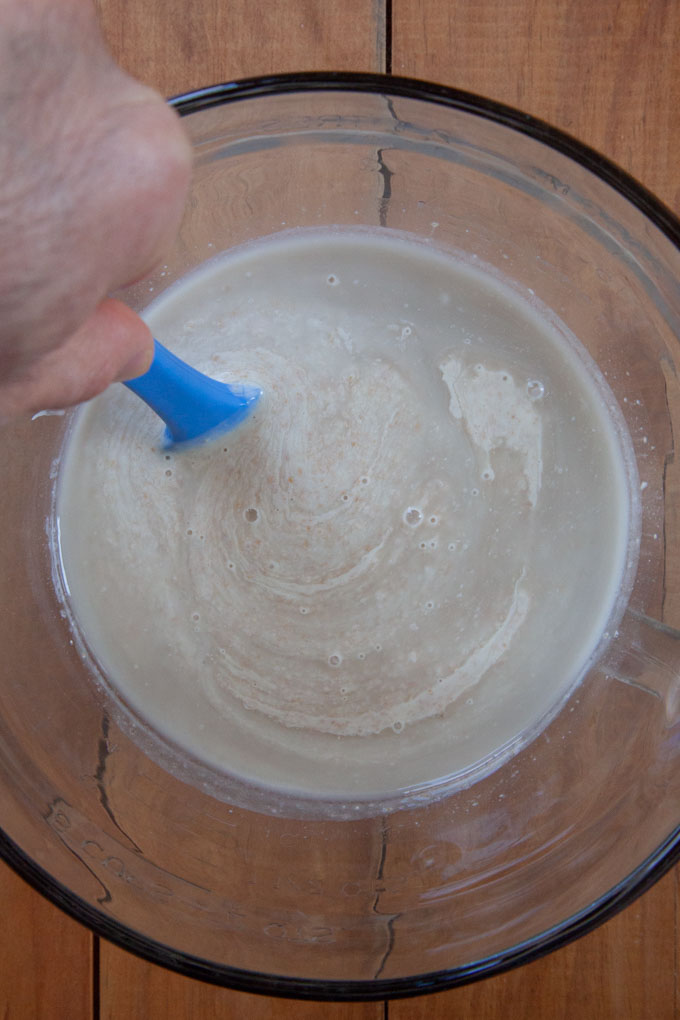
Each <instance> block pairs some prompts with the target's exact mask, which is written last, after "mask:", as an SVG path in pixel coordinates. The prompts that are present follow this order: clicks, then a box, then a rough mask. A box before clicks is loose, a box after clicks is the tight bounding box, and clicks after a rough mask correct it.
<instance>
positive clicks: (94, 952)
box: [0, 0, 680, 1020]
mask: <svg viewBox="0 0 680 1020" xmlns="http://www.w3.org/2000/svg"><path fill="white" fill-rule="evenodd" d="M99 8H100V12H101V16H102V23H103V25H104V30H105V33H106V35H107V38H108V39H109V42H110V45H111V47H112V49H113V51H114V53H115V55H116V56H117V58H118V59H119V60H120V61H121V63H122V64H123V65H124V66H125V67H126V68H127V69H128V70H130V71H131V72H132V73H134V74H136V75H137V76H138V77H140V78H141V79H143V80H144V81H146V82H148V83H149V84H152V85H154V86H156V87H157V88H159V89H160V90H161V91H162V92H163V93H165V94H166V95H170V94H173V93H177V92H180V91H184V90H187V89H191V88H196V87H199V86H202V85H208V84H211V83H212V82H215V81H221V80H225V79H228V78H233V77H239V76H245V75H254V74H261V73H265V72H273V71H290V70H310V69H324V68H326V69H348V70H349V69H352V70H371V71H382V70H387V71H392V72H393V73H395V74H409V75H414V76H417V77H421V78H429V79H432V80H436V81H440V82H444V83H446V84H450V85H455V86H458V87H461V88H467V89H471V90H473V91H476V92H479V93H482V94H484V95H487V96H491V97H493V98H495V99H500V100H503V101H505V102H508V103H511V104H514V105H516V106H519V107H520V108H521V109H524V110H526V111H529V112H531V113H534V114H537V115H539V116H541V117H544V118H546V119H548V120H550V121H552V122H553V123H555V124H556V125H558V126H560V127H563V128H565V129H567V130H568V131H570V132H571V133H572V134H574V135H576V136H578V137H580V138H582V139H583V140H585V141H587V142H589V143H590V144H591V145H593V146H595V147H596V148H598V149H600V150H601V151H603V152H605V153H606V154H607V155H609V156H611V157H612V158H614V159H615V160H616V161H617V162H619V163H620V164H621V165H622V166H624V167H625V168H626V169H628V170H630V171H632V172H633V173H634V174H635V175H636V176H637V177H639V178H640V179H641V180H642V181H643V183H645V184H647V185H648V186H649V187H650V188H651V189H652V190H654V191H656V192H657V193H658V194H659V196H660V197H662V198H663V199H664V200H665V201H666V202H667V203H668V204H669V205H670V206H671V207H672V208H674V209H675V210H676V211H678V210H679V209H680V170H679V169H678V167H679V166H680V62H679V61H678V60H677V51H678V43H679V42H680V3H678V2H677V0H599V2H596V3H594V2H593V0H392V3H389V0H342V2H338V3H335V2H333V0H276V2H273V0H272V2H269V3H257V2H256V0H155V2H154V0H99ZM387 33H389V38H388V37H387ZM679 878H680V873H679V872H678V870H676V871H675V872H671V873H670V874H669V875H668V876H666V878H665V879H663V881H661V882H660V883H658V884H657V885H656V886H655V887H654V888H653V889H652V890H651V891H649V892H648V893H647V894H646V895H645V896H644V897H643V898H642V899H640V900H638V901H637V902H636V903H634V904H633V905H632V906H631V907H629V908H628V909H627V910H626V911H625V912H624V913H623V914H620V915H619V916H618V917H616V918H615V919H613V920H612V921H610V922H609V923H608V924H607V925H605V926H603V927H602V928H600V929H598V930H597V931H596V932H594V933H591V934H590V935H588V936H586V937H585V938H583V939H581V940H580V941H579V942H577V943H575V944H573V945H571V946H568V947H566V948H565V949H562V950H560V951H559V952H557V953H554V954H552V955H551V956H549V957H547V958H545V959H543V960H540V961H538V962H536V963H534V964H531V965H530V966H527V967H524V968H522V969H520V970H516V971H513V972H511V973H509V974H506V975H502V976H500V977H497V978H493V979H490V980H488V981H485V982H481V983H479V984H476V985H473V986H469V987H466V988H462V989H457V990H454V991H451V992H447V993H443V994H440V995H438V996H432V997H423V998H420V999H412V1000H405V1001H402V1002H392V1003H390V1004H389V1005H384V1004H382V1003H377V1004H358V1005H344V1004H339V1003H338V1004H335V1005H333V1004H331V1005H322V1004H319V1005H317V1004H314V1003H311V1004H305V1003H298V1002H285V1001H283V1000H276V999H265V998H260V997H257V996H250V995H244V994H242V993H237V992H230V991H227V990H223V989H215V988H212V987H209V986H206V985H201V984H198V983H196V982H193V981H189V980H187V979H185V978H181V977H178V976H177V975H173V974H170V973H167V972H165V971H163V970H160V969H158V968H156V967H153V966H151V965H148V964H145V963H143V962H142V961H140V960H138V959H136V958H134V957H132V956H129V955H128V954H126V953H124V952H122V951H121V950H119V949H116V948H114V947H113V946H111V945H109V944H107V943H104V942H100V941H99V940H97V939H95V938H94V937H93V936H91V935H90V934H89V933H88V932H87V931H85V930H84V929H83V928H81V927H79V926H78V925H77V924H76V923H74V922H72V921H71V920H69V919H68V918H66V917H64V916H63V915H61V914H60V913H59V912H58V911H57V910H56V909H55V908H54V907H52V906H51V905H50V904H48V903H46V902H44V901H43V900H42V899H41V898H40V897H39V896H37V894H35V893H34V892H33V891H32V890H30V889H29V888H28V887H27V886H25V885H24V884H23V883H22V882H21V881H20V880H19V879H18V878H16V877H15V876H14V875H13V874H12V873H11V872H10V871H9V869H7V868H6V867H4V866H2V867H0V897H1V898H2V899H1V902H2V905H3V924H2V926H1V927H0V1017H2V1018H3V1020H26V1018H39V1020H51V1018H67V1020H84V1018H91V1017H101V1018H106V1020H114V1018H115V1020H133V1018H134V1020H137V1018H144V1020H161V1018H166V1017H172V1018H173V1020H184V1018H189V1017H192V1018H218V1017H219V1018H225V1020H228V1018H237V1017H238V1018H245V1020H264V1018H276V1020H293V1018H295V1020H326V1018H327V1020H377V1018H378V1017H385V1016H389V1017H390V1018H391V1020H419V1018H423V1020H424V1018H426V1017H427V1018H428V1020H444V1018H450V1017H451V1018H454V1017H466V1018H472V1020H496V1018H498V1020H500V1018H501V1017H503V1018H505V1017H511V1018H513V1020H522V1018H527V1020H529V1018H531V1020H561V1018H564V1020H566V1018H570V1020H571V1018H573V1017H578V1018H580V1020H673V1018H675V1017H678V1016H679V1015H680V994H679V989H678V978H677V976H676V975H677V972H678V971H680V950H679V940H678V926H677V913H678V906H679V905H680V883H679Z"/></svg>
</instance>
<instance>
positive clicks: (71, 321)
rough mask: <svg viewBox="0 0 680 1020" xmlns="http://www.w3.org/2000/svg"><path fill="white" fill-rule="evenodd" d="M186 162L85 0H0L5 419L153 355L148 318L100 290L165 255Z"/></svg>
mask: <svg viewBox="0 0 680 1020" xmlns="http://www.w3.org/2000/svg"><path fill="white" fill-rule="evenodd" d="M190 166H191V152H190V146H189V143H188V141H187V139H186V138H185V136H184V132H183V130H182V128H181V126H180V122H179V120H178V118H177V116H176V114H175V113H174V111H172V110H171V109H170V108H169V107H168V106H167V105H166V104H165V103H164V102H163V100H162V99H161V97H160V96H159V95H157V93H155V92H154V91H153V90H151V89H148V88H146V87H145V86H143V85H141V84H139V83H138V82H136V81H134V80H133V79H132V78H130V77H129V76H128V75H127V74H125V73H124V72H123V71H122V70H121V69H120V68H119V67H118V66H117V65H116V64H115V63H114V61H113V59H112V58H111V56H110V55H109V53H108V51H107V49H106V47H105V44H104V42H103V40H102V37H101V34H100V32H99V27H98V24H97V21H96V16H95V13H94V9H93V7H92V5H91V3H90V0H59V3H54V0H0V423H2V422H3V421H7V420H9V419H11V418H13V417H16V416H18V415H21V414H23V413H26V412H31V411H37V410H39V409H41V408H44V407H50V408H57V407H66V406H69V405H71V404H74V403H77V402H79V401H81V400H87V399H89V398H90V397H93V396H95V395H96V394H97V393H99V392H100V391H101V390H103V389H105V387H106V386H107V385H108V384H109V383H110V382H112V381H114V380H121V379H125V378H131V377H133V376H135V375H139V374H141V373H142V372H144V371H145V370H146V369H147V368H148V366H149V364H150V361H151V357H152V351H153V348H152V339H151V335H150V333H149V330H148V328H147V326H146V325H145V324H144V323H143V322H142V320H141V319H140V318H139V317H138V316H137V315H136V314H135V313H134V312H133V311H131V309H129V308H127V307H126V306H125V305H123V304H121V303H120V302H118V301H113V300H111V299H110V298H108V297H107V295H108V294H109V293H110V292H112V291H115V290H116V289H117V288H119V287H123V286H126V285H128V284H130V283H133V282H135V281H136V280H138V279H140V278H142V277H144V276H145V275H146V274H147V273H149V272H150V271H151V270H152V269H153V267H154V266H155V265H156V264H157V263H158V262H159V261H160V260H161V258H162V256H163V252H164V250H165V249H166V247H167V246H168V245H169V243H170V242H171V240H172V238H173V236H174V234H175V232H176V230H177V226H178V224H179V220H180V218H181V214H182V209H183V205H184V200H185V196H186V189H187V186H188V182H189V177H190Z"/></svg>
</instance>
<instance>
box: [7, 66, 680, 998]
mask: <svg viewBox="0 0 680 1020" xmlns="http://www.w3.org/2000/svg"><path fill="white" fill-rule="evenodd" d="M329 91H337V92H342V91H345V92H363V93H373V94H376V95H383V96H387V97H389V98H396V97H403V98H408V99H415V100H420V101H423V102H426V103H434V104H437V105H441V106H445V107H449V108H450V109H453V110H457V111H461V112H464V113H469V114H472V115H474V116H477V117H482V118H484V119H487V120H490V121H493V122H495V123H497V124H500V125H502V126H504V127H506V128H509V129H511V130H513V131H517V132H520V133H521V134H524V135H526V136H528V137H529V138H531V139H533V140H535V141H539V142H542V143H543V144H545V145H546V146H548V147H549V148H552V149H554V150H556V151H557V152H560V153H562V154H563V155H565V156H567V157H569V158H571V159H572V160H573V161H575V162H576V163H578V164H580V165H581V166H582V167H584V168H586V169H587V170H589V171H591V172H592V173H593V174H594V175H595V176H597V177H598V178H600V180H602V181H604V182H605V183H606V184H608V185H610V186H611V187H612V188H613V189H614V190H615V191H617V192H618V193H619V194H620V195H622V196H623V197H624V198H626V199H627V200H628V201H629V202H630V203H631V204H632V205H634V206H635V207H637V209H639V210H640V211H641V212H642V213H643V215H644V216H645V217H646V218H647V219H648V220H649V221H650V222H651V223H653V224H654V225H655V226H656V227H657V228H658V229H659V230H660V231H661V232H662V233H663V234H664V235H665V236H666V237H667V238H668V239H669V240H670V241H671V242H672V243H673V244H674V245H675V247H676V248H678V249H680V219H678V217H677V216H676V215H675V213H673V212H672V210H671V209H669V208H668V207H667V206H666V205H665V204H664V203H663V202H662V201H661V200H660V199H658V198H657V197H656V196H655V195H654V194H653V193H652V192H651V191H649V190H648V189H647V188H646V187H645V186H644V185H642V184H640V182H639V181H637V180H636V179H635V178H634V177H633V176H632V175H631V174H629V173H628V172H627V171H625V170H623V169H622V168H621V167H619V166H618V165H617V164H616V163H614V162H613V161H612V160H610V159H608V158H607V157H605V156H603V155H601V154H600V153H599V152H597V151H596V150H595V149H593V148H591V147H590V146H588V145H586V144H585V143H583V142H581V141H579V140H578V139H576V138H574V137H572V136H571V135H569V134H568V133H566V132H564V131H562V130H561V129H559V128H555V127H553V126H552V125H550V124H548V123H547V122H545V121H543V120H540V119H539V118H536V117H534V116H532V115H530V114H527V113H523V112H521V111H520V110H517V109H515V108H513V107H511V106H507V105H505V104H503V103H499V102H496V101H495V100H492V99H488V98H485V97H482V96H478V95H475V94H474V93H471V92H467V91H464V90H461V89H456V88H450V87H448V86H444V85H439V84H436V83H433V82H427V81H422V80H419V79H415V78H406V77H398V76H391V75H386V74H374V73H354V72H345V71H342V72H339V71H338V72H334V71H318V72H304V73H287V74H273V75H264V76H258V77H253V78H244V79H239V80H234V81H227V82H224V83H221V84H217V85H212V86H209V87H207V88H202V89H198V90H195V91H192V92H187V93H183V94H181V95H178V96H174V97H173V98H171V99H170V100H168V102H169V104H170V105H171V106H172V107H174V109H175V110H176V111H177V113H178V114H179V116H180V117H183V116H187V115H188V114H191V113H195V112H200V111H202V110H206V109H209V108H210V107H213V106H221V105H224V104H227V103H232V102H237V101H242V100H246V99H252V98H256V97H258V96H269V95H281V94H285V93H295V92H305V93H309V92H329ZM0 859H3V860H4V861H5V862H6V863H7V864H8V865H9V866H10V867H11V868H12V869H13V870H14V871H15V872H16V873H17V874H18V875H19V876H20V877H21V878H23V879H24V880H25V881H26V882H28V884H29V885H31V886H32V887H33V888H34V889H35V890H36V891H37V892H39V893H40V894H41V895H43V896H44V897H45V898H46V899H48V900H50V901H51V902H52V903H53V904H55V905H56V906H57V907H59V908H60V909H61V910H63V911H64V912H65V913H66V914H68V915H70V916H71V917H72V918H74V919H75V920H76V921H78V922H80V923H81V924H83V925H85V926H86V927H87V928H89V929H90V930H91V931H92V932H94V933H95V934H96V935H98V936H101V937H103V938H105V939H107V940H108V941H110V942H112V943H114V944H115V945H117V946H119V947H121V948H122V949H125V950H128V951H130V952H133V953H135V954H136V955H137V956H139V957H141V958H143V959H145V960H147V961H149V962H151V963H155V964H158V965H160V966H163V967H166V968H168V969H170V970H173V971H176V972H177V973H180V974H183V975H185V976H186V977H190V978H194V979H198V980H201V981H204V982H207V983H209V984H214V985H219V986H223V987H227V988H232V989H234V990H238V991H245V992H251V993H258V994H262V995H268V996H276V997H280V998H292V999H306V1000H316V1001H337V1002H351V1001H376V1000H383V999H396V998H406V997H411V996H417V995H424V994H428V993H431V992H437V991H444V990H446V989H450V988H454V987H456V986H459V985H463V984H467V983H471V982H474V981H479V980H481V979H484V978H487V977H491V976H492V975H497V974H501V973H503V972H504V971H507V970H510V969H512V968H514V967H518V966H521V965H522V964H525V963H529V962H531V961H533V960H536V959H538V958H540V957H541V956H545V955H546V954H548V953H550V952H552V951H554V950H556V949H559V948H561V947H562V946H564V945H566V944H567V943H569V942H572V941H574V940H575V939H577V938H580V937H581V936H582V935H585V934H587V933H588V932H590V931H592V930H593V929H594V928H596V927H598V926H599V925H600V924H602V923H603V922H605V921H607V920H609V919H610V918H611V917H613V916H614V915H615V914H616V913H618V912H619V911H620V910H622V909H624V908H625V907H627V906H628V905H629V904H630V903H631V902H632V901H633V900H635V899H636V898H637V897H638V896H639V895H641V894H642V893H643V892H645V891H646V890H647V889H649V888H650V886H652V885H653V884H654V883H655V882H657V881H658V880H659V879H660V878H662V877H663V875H665V874H666V873H667V872H668V871H669V870H670V869H671V868H672V867H673V866H674V865H675V864H676V863H677V862H678V861H680V824H679V825H678V826H677V827H676V828H675V829H674V830H673V831H672V832H671V833H670V834H669V835H668V837H667V838H666V839H665V840H664V841H663V843H662V844H661V845H660V846H659V847H657V849H656V850H655V851H654V852H653V853H652V854H650V855H649V856H648V857H647V858H646V859H645V860H644V861H643V862H642V863H641V864H640V865H638V867H637V868H635V869H634V870H633V871H632V872H631V873H630V874H629V875H627V876H626V877H625V878H624V879H622V880H621V881H620V882H618V883H617V884H616V885H615V886H613V887H612V888H611V889H610V890H609V891H608V892H606V893H605V894H603V895H602V896H601V897H599V898H598V899H597V900H595V901H594V902H592V903H591V904H589V905H588V906H587V907H585V908H583V909H582V910H580V911H578V912H577V913H576V914H574V915H572V916H571V917H568V918H566V919H565V920H564V921H561V922H559V923H558V924H556V925H553V926H552V927H551V928H549V929H547V930H545V931H543V932H540V933H539V934H537V935H535V936H532V937H531V938H530V939H527V940H525V941H523V942H520V943H518V944H517V945H515V946H513V947H512V948H510V949H508V950H504V951H502V952H500V953H496V954H493V955H491V956H487V957H483V958H482V959H480V960H477V961H474V962H472V963H470V964H466V965H464V966H462V967H456V968H450V969H447V970H437V971H431V972H426V973H424V974H420V975H411V976H407V977H401V978H389V979H386V978H375V979H361V980H338V979H324V978H300V977H290V976H282V975H272V974H266V973H262V972H259V971H249V970H245V969H242V968H237V967H230V966H228V965H226V964H216V963H214V962H210V961H208V960H205V959H203V958H201V957H199V956H193V955H192V954H190V953H186V952H184V951H179V950H176V949H173V948H172V947H170V946H167V945H165V944H164V943H161V942H158V941H156V940H154V939H152V938H150V937H148V936H146V935H143V934H141V933H140V932H137V931H135V930H134V929H131V928H129V927H127V926H126V925H124V924H122V923H120V922H119V921H116V920H114V919H113V918H111V917H109V916H107V915H106V914H104V913H103V912H102V911H100V910H97V909H95V908H94V907H92V906H91V905H90V904H89V903H87V902H85V901H84V900H83V899H81V898H80V897H79V896H78V895H76V894H75V893H73V892H71V891H70V890H69V889H68V888H67V887H66V886H64V885H63V884H62V883H60V882H59V881H57V880H56V879H55V878H53V877H52V876H51V875H50V874H49V872H48V871H46V870H45V869H44V868H43V867H42V866H41V865H39V864H38V863H37V862H36V861H34V860H33V859H32V858H31V857H30V855H29V854H27V853H26V852H25V851H24V850H22V849H21V847H19V846H18V845H17V844H16V843H15V842H14V841H13V840H12V839H11V838H10V837H9V836H8V835H7V834H6V833H5V832H4V831H3V829H2V828H1V827H0Z"/></svg>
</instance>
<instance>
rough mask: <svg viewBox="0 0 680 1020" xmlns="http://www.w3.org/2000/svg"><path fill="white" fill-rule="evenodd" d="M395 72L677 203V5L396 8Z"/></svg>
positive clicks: (412, 2)
mask: <svg viewBox="0 0 680 1020" xmlns="http://www.w3.org/2000/svg"><path fill="white" fill-rule="evenodd" d="M392 24H393V43H392V70H393V73H395V74H408V75H415V76H416V77H420V78H429V79H431V80H434V81H439V82H442V83H444V84H446V85H453V86H456V87H457V88H462V89H469V90H470V91H472V92H478V93H479V94H481V95H484V96H488V97H490V98H492V99H496V100H499V101H501V102H504V103H509V104H511V105H513V106H517V107H519V109H521V110H524V111H526V112H527V113H532V114H534V115H535V116H537V117H542V118H544V119H545V120H548V121H550V122H551V123H553V124H555V125H556V126H557V127H561V128H563V129H564V130H565V131H569V132H570V133H571V134H573V135H576V136H577V137H578V138H580V139H581V140H582V141H584V142H588V143H589V144H590V145H593V146H594V147H595V148H597V149H599V150H600V151H601V152H604V153H605V154H606V155H607V156H609V157H610V158H611V159H613V160H615V161H616V162H618V163H620V164H621V166H623V167H624V168H625V169H627V170H629V171H630V172H631V173H632V174H634V175H635V176H637V177H639V179H640V180H641V181H642V182H643V183H645V184H646V185H647V186H648V187H649V188H651V189H652V190H653V191H655V192H656V193H657V194H658V195H659V197H660V198H662V199H663V200H664V201H666V202H667V203H669V204H670V205H671V206H672V207H673V208H675V209H677V208H678V207H679V206H680V174H679V173H678V165H679V163H680V75H679V74H678V69H677V49H678V41H679V40H680V4H678V3H676V2H675V0H654V2H653V3H646V2H643V0H601V2H599V3H592V0H548V2H546V0H506V2H502V0H494V2H487V3H479V2H478V0H395V3H394V13H393V21H392Z"/></svg>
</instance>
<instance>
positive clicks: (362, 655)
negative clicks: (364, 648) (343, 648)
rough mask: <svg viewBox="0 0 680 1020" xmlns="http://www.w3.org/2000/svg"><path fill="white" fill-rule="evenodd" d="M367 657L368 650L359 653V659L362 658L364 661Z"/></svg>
mask: <svg viewBox="0 0 680 1020" xmlns="http://www.w3.org/2000/svg"><path fill="white" fill-rule="evenodd" d="M365 658H366V652H359V654H358V655H357V659H361V661H362V662H363V660H364V659H365Z"/></svg>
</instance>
